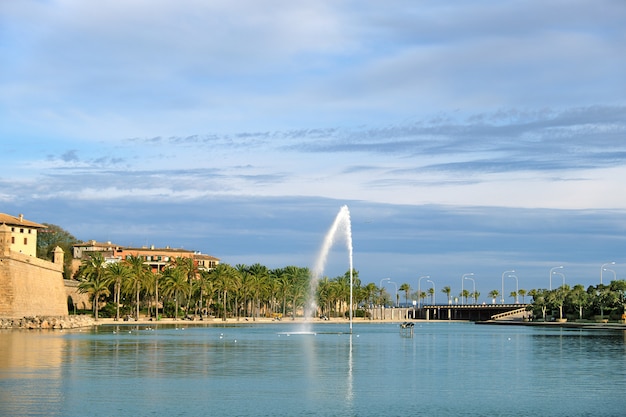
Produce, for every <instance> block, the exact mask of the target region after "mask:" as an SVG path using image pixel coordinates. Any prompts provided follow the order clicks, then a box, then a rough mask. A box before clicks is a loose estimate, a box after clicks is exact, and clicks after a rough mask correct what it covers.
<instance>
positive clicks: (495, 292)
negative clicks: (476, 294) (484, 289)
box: [488, 290, 500, 304]
mask: <svg viewBox="0 0 626 417" xmlns="http://www.w3.org/2000/svg"><path fill="white" fill-rule="evenodd" d="M488 295H489V297H491V303H492V304H495V303H496V300H497V299H498V296H499V295H500V291H498V290H491V291H489V294H488Z"/></svg>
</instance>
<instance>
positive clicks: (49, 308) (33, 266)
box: [0, 224, 68, 318]
mask: <svg viewBox="0 0 626 417" xmlns="http://www.w3.org/2000/svg"><path fill="white" fill-rule="evenodd" d="M10 246H11V230H10V229H9V228H8V227H7V226H6V225H4V224H0V317H14V318H18V317H25V316H67V315H68V309H67V293H66V290H65V286H64V283H63V251H62V250H61V249H60V248H57V250H55V253H54V262H48V261H45V260H42V259H38V258H36V257H34V256H28V255H24V254H21V253H16V252H13V251H11V249H10Z"/></svg>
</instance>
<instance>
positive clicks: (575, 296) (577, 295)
mask: <svg viewBox="0 0 626 417" xmlns="http://www.w3.org/2000/svg"><path fill="white" fill-rule="evenodd" d="M567 302H568V303H570V304H572V305H573V306H574V307H576V308H577V309H578V318H579V319H582V318H583V308H585V307H586V306H588V305H589V294H587V292H586V291H585V288H584V287H583V286H582V285H580V284H577V285H574V288H572V290H571V291H570V292H569V293H568V294H567Z"/></svg>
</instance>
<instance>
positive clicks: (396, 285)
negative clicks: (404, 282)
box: [389, 281, 398, 307]
mask: <svg viewBox="0 0 626 417" xmlns="http://www.w3.org/2000/svg"><path fill="white" fill-rule="evenodd" d="M389 283H390V284H393V286H394V287H396V303H395V304H396V307H398V284H396V283H395V282H393V281H389Z"/></svg>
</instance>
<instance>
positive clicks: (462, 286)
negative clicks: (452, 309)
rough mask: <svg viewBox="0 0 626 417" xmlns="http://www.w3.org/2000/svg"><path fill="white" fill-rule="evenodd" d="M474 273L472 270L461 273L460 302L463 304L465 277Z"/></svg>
mask: <svg viewBox="0 0 626 417" xmlns="http://www.w3.org/2000/svg"><path fill="white" fill-rule="evenodd" d="M472 275H474V273H473V272H470V273H469V274H463V275H461V304H463V292H464V291H465V277H469V276H472Z"/></svg>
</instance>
